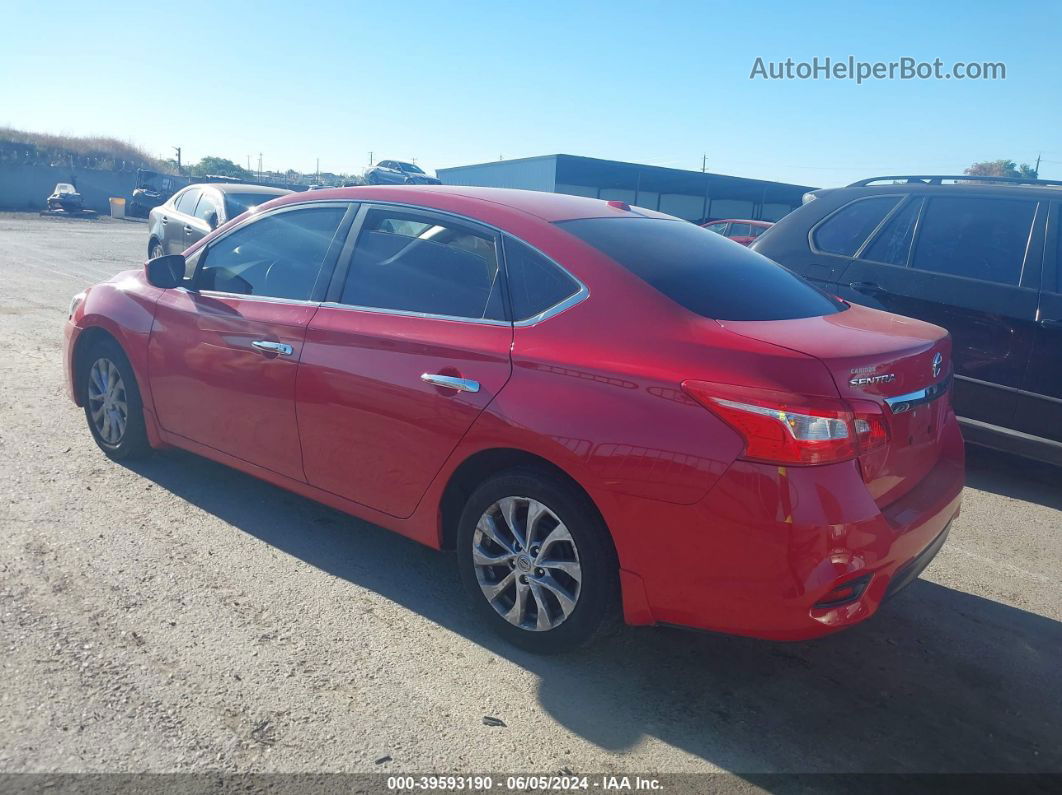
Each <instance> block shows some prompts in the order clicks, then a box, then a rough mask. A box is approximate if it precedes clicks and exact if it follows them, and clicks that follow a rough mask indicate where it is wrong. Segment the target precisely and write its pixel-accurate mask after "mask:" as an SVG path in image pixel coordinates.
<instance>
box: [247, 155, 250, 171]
mask: <svg viewBox="0 0 1062 795" xmlns="http://www.w3.org/2000/svg"><path fill="white" fill-rule="evenodd" d="M250 172H251V156H250V155H247V173H250Z"/></svg>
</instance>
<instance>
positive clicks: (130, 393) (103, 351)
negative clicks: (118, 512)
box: [78, 340, 151, 461]
mask: <svg viewBox="0 0 1062 795" xmlns="http://www.w3.org/2000/svg"><path fill="white" fill-rule="evenodd" d="M99 359H109V360H110V361H112V362H113V363H114V366H115V367H117V368H118V372H119V374H121V376H122V382H123V383H124V384H125V399H126V404H127V405H128V407H129V416H128V418H127V419H126V423H125V435H124V436H123V437H122V440H121V441H120V442H119V443H118V444H117V445H112V444H108V443H107V442H105V441H104V440H103V437H101V436H100V434H99V431H97V430H96V424H95V423H94V422H93V421H92V409H91V407H90V405H89V400H88V378H89V372H90V371H91V370H92V365H93V364H94V363H95V362H96V361H97V360H99ZM79 377H80V384H79V387H78V388H79V389H80V394H81V400H82V402H83V403H84V411H85V422H86V423H87V424H88V427H89V432H90V433H91V434H92V438H93V439H94V440H95V442H96V445H97V446H98V447H99V448H100V450H102V451H103V452H104V453H105V454H106V455H107V456H108V457H109V458H113V459H114V460H115V461H123V460H126V459H131V458H139V457H141V456H144V455H147V454H148V453H149V452H151V445H150V444H149V443H148V439H147V429H146V428H145V426H144V404H143V402H142V401H141V398H140V387H139V385H138V384H137V381H136V376H135V375H134V374H133V367H132V365H130V364H129V359H128V358H127V357H126V355H125V352H124V351H123V350H122V349H121V347H120V346H119V345H118V344H117V343H115V342H111V341H109V340H108V341H102V342H97V343H95V344H93V346H92V347H91V348H90V349H89V351H88V353H87V355H86V356H85V358H84V360H83V363H82V366H81V368H80V372H79Z"/></svg>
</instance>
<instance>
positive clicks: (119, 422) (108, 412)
mask: <svg viewBox="0 0 1062 795" xmlns="http://www.w3.org/2000/svg"><path fill="white" fill-rule="evenodd" d="M88 405H89V414H90V416H91V418H92V424H93V425H94V426H95V428H96V433H98V434H99V436H100V438H101V439H102V440H103V441H104V442H106V443H107V444H109V445H111V446H117V445H119V444H121V441H122V438H123V437H124V436H125V428H126V425H127V424H128V422H129V401H128V397H127V395H126V392H125V382H124V381H123V380H122V375H121V373H119V372H118V368H117V367H116V366H115V364H114V362H112V361H111V360H110V359H106V358H102V357H101V358H99V359H97V360H96V361H95V362H93V364H92V367H91V368H90V369H89V377H88Z"/></svg>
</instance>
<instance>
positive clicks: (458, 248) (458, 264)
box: [340, 210, 505, 320]
mask: <svg viewBox="0 0 1062 795" xmlns="http://www.w3.org/2000/svg"><path fill="white" fill-rule="evenodd" d="M340 301H341V302H342V303H344V304H348V305H350V306H357V307H365V308H368V309H389V310H393V311H398V312H415V313H418V314H428V315H444V316H447V317H457V318H467V319H487V320H504V318H505V310H504V303H503V300H502V283H501V279H500V269H499V267H498V252H497V248H496V246H495V242H494V238H493V236H488V235H486V234H482V233H480V232H477V231H473V230H471V229H468V228H466V227H464V226H462V225H460V224H457V223H451V222H450V221H448V220H447V221H444V220H439V219H436V218H434V217H427V216H422V215H419V214H417V213H406V212H391V211H386V210H373V211H371V212H370V213H369V214H368V216H367V217H366V219H365V223H364V225H363V227H362V229H361V232H360V233H359V235H358V241H357V244H356V245H355V247H354V255H353V257H352V259H351V262H350V268H349V270H348V271H347V278H346V283H345V284H344V286H343V293H342V296H341V297H340Z"/></svg>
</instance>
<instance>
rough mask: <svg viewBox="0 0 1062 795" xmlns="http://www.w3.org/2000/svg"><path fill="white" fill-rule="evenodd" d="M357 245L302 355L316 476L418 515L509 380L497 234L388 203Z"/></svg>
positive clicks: (307, 438)
mask: <svg viewBox="0 0 1062 795" xmlns="http://www.w3.org/2000/svg"><path fill="white" fill-rule="evenodd" d="M351 240H352V244H353V245H352V246H351V244H348V248H352V253H351V254H350V255H349V256H348V257H346V258H345V259H346V261H345V262H344V261H341V263H340V266H339V267H338V268H337V269H336V275H335V277H334V278H333V282H332V285H331V287H330V293H329V301H328V302H327V303H325V304H323V305H322V306H321V308H320V310H319V311H318V312H317V314H316V315H315V316H314V317H313V320H312V321H311V322H310V324H309V326H308V328H307V331H306V340H305V344H304V346H303V354H302V363H301V365H300V370H299V380H298V387H297V391H296V404H297V410H298V420H299V429H300V433H301V437H302V452H303V461H304V466H305V470H306V478H307V481H308V482H309V483H311V484H312V485H314V486H317V487H319V488H322V489H325V490H327V491H330V492H332V493H333V494H338V495H340V496H342V497H345V498H347V499H349V500H353V501H355V502H358V503H361V504H363V505H367V506H369V507H371V508H374V509H376V510H378V511H382V512H384V513H388V514H391V515H394V516H399V517H406V516H409V515H410V514H412V513H413V510H414V509H415V508H416V505H417V503H418V502H419V500H420V498H421V497H422V496H423V494H424V492H425V491H426V490H427V488H428V485H429V484H430V483H431V481H432V479H433V478H434V477H435V475H436V474H437V473H438V471H439V469H440V468H441V467H442V465H443V463H444V462H445V461H446V459H447V457H448V456H449V455H450V453H451V452H452V451H453V449H454V447H455V446H456V445H457V443H458V442H459V441H460V439H461V437H462V436H463V435H464V433H465V432H466V431H467V430H468V428H469V427H470V426H471V425H472V423H473V422H474V421H475V419H476V417H478V416H479V414H480V412H482V411H483V409H484V408H485V407H486V406H487V404H488V403H490V401H491V400H492V399H493V398H494V396H495V395H497V394H498V392H499V391H500V390H501V388H502V386H504V384H505V382H506V381H507V380H508V379H509V375H510V371H511V365H510V357H509V354H510V349H511V346H512V339H513V329H512V324H511V323H510V322H509V321H508V320H506V319H505V318H506V314H505V309H504V284H503V269H502V268H501V267H500V255H499V251H500V247H499V245H498V236H497V234H496V233H495V232H494V231H492V230H490V229H487V228H484V227H481V226H479V225H477V224H475V223H474V222H472V221H469V220H466V219H458V218H455V217H453V216H450V215H446V214H441V213H431V212H427V211H421V210H415V211H414V210H408V209H401V208H392V207H388V206H386V205H377V206H373V207H368V206H366V207H364V208H363V209H362V211H361V213H360V214H359V218H358V220H357V221H356V222H355V230H354V232H353V233H352V237H351Z"/></svg>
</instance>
